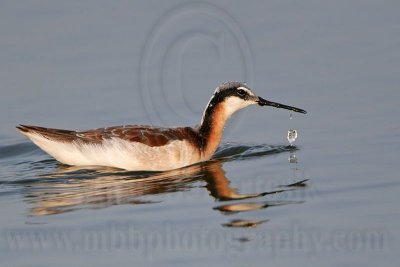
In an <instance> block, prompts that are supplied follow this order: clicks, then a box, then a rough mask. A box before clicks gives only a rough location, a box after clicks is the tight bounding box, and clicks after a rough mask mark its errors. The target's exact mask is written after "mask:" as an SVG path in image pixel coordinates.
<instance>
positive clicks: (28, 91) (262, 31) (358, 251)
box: [0, 1, 400, 266]
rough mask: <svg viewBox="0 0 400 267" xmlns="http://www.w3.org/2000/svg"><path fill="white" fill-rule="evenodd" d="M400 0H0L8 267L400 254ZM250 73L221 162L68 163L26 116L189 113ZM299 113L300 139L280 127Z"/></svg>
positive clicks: (353, 261) (154, 117)
mask: <svg viewBox="0 0 400 267" xmlns="http://www.w3.org/2000/svg"><path fill="white" fill-rule="evenodd" d="M399 11H400V4H399V2H398V1H362V2H361V1H333V2H331V3H322V2H319V1H302V2H292V1H267V2H265V1H259V2H258V1H253V2H252V3H244V2H239V1H236V3H233V2H232V1H218V2H217V3H216V4H208V3H206V2H192V3H186V4H182V3H181V1H168V3H167V2H166V1H148V2H147V3H146V4H144V3H140V2H134V1H129V2H128V1H123V2H110V1H85V2H81V1H68V2H64V3H59V2H57V3H56V2H54V1H35V2H31V3H25V2H24V3H22V2H17V1H2V4H1V8H0V36H1V39H0V58H1V60H0V81H1V82H0V93H1V97H0V123H1V128H0V140H1V141H0V214H1V216H0V257H1V265H2V266H110V265H112V264H114V265H116V266H155V265H162V266H188V265H191V266H204V265H209V266H299V265H301V266H303V265H307V266H339V265H340V266H397V265H398V263H399V261H400V257H399V255H398V251H399V250H400V226H399V225H400V213H399V207H398V203H399V200H400V180H399V174H398V172H399V171H398V170H399V169H398V160H399V159H398V153H399V150H400V142H399V132H400V121H399V119H398V114H399V108H398V107H399V101H400V90H399V86H400V75H399V70H400V27H399V25H400V21H399V16H398V14H399ZM227 80H239V81H246V82H247V83H248V85H249V87H251V88H253V90H254V91H255V92H256V93H258V94H259V95H260V96H262V97H264V98H269V99H271V100H274V101H278V102H282V103H285V104H288V105H294V106H298V107H300V108H304V109H306V110H307V111H308V112H309V113H308V114H307V115H302V114H294V116H293V119H292V120H290V119H289V113H288V112H287V111H285V110H277V109H272V108H260V107H252V108H249V109H247V110H245V111H242V112H240V113H239V114H237V115H236V116H235V117H234V118H232V120H231V121H230V123H229V125H228V126H227V129H226V132H225V136H224V140H223V142H222V144H221V147H220V148H219V150H218V153H217V154H216V155H215V157H214V159H213V160H212V161H210V162H207V163H203V164H199V165H195V166H192V167H189V168H184V169H181V170H176V171H171V172H166V173H147V172H141V173H135V172H125V171H121V170H115V169H108V168H97V169H92V168H85V169H82V168H75V167H68V166H64V165H61V164H59V163H57V162H56V161H55V160H54V159H52V158H51V157H49V156H48V155H46V154H45V153H44V152H42V151H41V150H40V149H38V148H37V147H36V146H35V145H33V144H32V143H30V142H29V141H28V140H26V139H25V138H24V137H22V136H20V135H19V134H18V133H17V132H16V131H15V128H14V127H15V125H17V124H19V123H25V124H33V125H41V126H48V127H55V128H66V129H89V128H94V127H101V126H112V125H120V124H128V123H129V124H136V123H138V124H139V123H140V124H143V123H144V124H155V125H162V126H175V125H196V124H197V123H199V121H200V117H201V114H202V110H203V108H204V106H205V104H206V103H207V101H208V99H209V98H210V96H211V94H212V92H213V90H214V88H215V87H216V86H217V85H218V84H220V83H221V82H223V81H227ZM289 129H297V131H298V135H299V137H298V139H297V140H296V142H295V147H288V146H287V145H288V142H287V140H286V136H287V130H289Z"/></svg>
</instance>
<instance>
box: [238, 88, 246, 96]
mask: <svg viewBox="0 0 400 267" xmlns="http://www.w3.org/2000/svg"><path fill="white" fill-rule="evenodd" d="M237 93H238V95H240V96H245V95H246V91H245V90H243V89H239V90H238V91H237Z"/></svg>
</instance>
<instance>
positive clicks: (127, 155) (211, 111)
mask: <svg viewBox="0 0 400 267" xmlns="http://www.w3.org/2000/svg"><path fill="white" fill-rule="evenodd" d="M255 104H258V105H260V106H273V107H276V108H284V109H288V110H292V111H295V112H300V113H306V111H305V110H303V109H299V108H296V107H291V106H286V105H283V104H279V103H276V102H271V101H268V100H265V99H264V98H261V97H258V96H256V95H255V94H254V93H253V92H252V91H251V90H250V89H249V88H248V87H247V86H246V85H245V84H243V83H239V82H226V83H223V84H222V85H220V86H218V87H217V89H216V90H215V92H214V94H213V96H212V97H211V99H210V101H209V102H208V104H207V107H206V109H205V110H204V113H203V116H202V119H201V123H200V125H199V126H198V127H196V128H192V127H178V128H160V127H153V126H143V125H126V126H116V127H107V128H99V129H95V130H88V131H69V130H59V129H50V128H43V127H37V126H27V125H20V126H17V129H18V130H19V131H20V132H21V133H22V134H23V135H25V136H26V137H28V138H29V139H30V140H31V141H32V142H33V143H35V144H36V145H37V146H39V147H40V148H41V149H43V150H44V151H45V152H47V153H48V154H50V155H51V156H53V157H54V158H55V159H57V160H58V161H60V162H62V163H64V164H67V165H77V166H90V165H95V166H109V167H116V168H121V169H126V170H133V171H139V170H145V171H165V170H171V169H177V168H181V167H184V166H188V165H192V164H195V163H198V162H201V161H206V160H209V159H210V158H211V157H212V155H213V154H214V152H215V151H216V149H217V147H218V145H219V143H220V141H221V137H222V132H223V129H224V125H225V122H226V121H227V120H228V119H229V117H230V116H231V115H232V114H233V113H235V112H236V111H238V110H240V109H242V108H245V107H247V106H250V105H255Z"/></svg>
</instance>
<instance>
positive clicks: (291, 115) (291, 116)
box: [289, 112, 293, 120]
mask: <svg viewBox="0 0 400 267" xmlns="http://www.w3.org/2000/svg"><path fill="white" fill-rule="evenodd" d="M289 119H290V120H291V119H293V114H292V112H290V115H289Z"/></svg>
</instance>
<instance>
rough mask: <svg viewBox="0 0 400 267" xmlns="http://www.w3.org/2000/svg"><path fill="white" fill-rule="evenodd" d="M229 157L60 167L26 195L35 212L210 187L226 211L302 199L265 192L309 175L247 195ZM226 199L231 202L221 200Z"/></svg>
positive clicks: (236, 223)
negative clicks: (155, 165)
mask: <svg viewBox="0 0 400 267" xmlns="http://www.w3.org/2000/svg"><path fill="white" fill-rule="evenodd" d="M257 153H259V149H258V150H257ZM228 160H230V159H228ZM225 161H227V159H226V158H223V159H221V158H220V159H215V160H213V161H210V162H207V163H202V164H197V165H193V166H190V167H187V168H183V169H179V170H173V171H168V172H161V173H150V172H121V171H118V170H115V169H110V168H104V169H98V168H96V169H80V168H77V167H66V166H59V167H58V169H57V171H55V172H53V173H51V174H45V175H42V176H41V177H40V179H37V181H36V182H34V183H33V182H30V183H28V184H26V185H25V187H24V188H25V189H24V195H25V200H26V201H27V202H29V203H30V204H31V205H32V208H31V209H30V214H31V215H32V216H46V215H54V214H60V213H65V212H71V211H75V210H79V209H101V208H106V207H110V206H113V205H125V204H131V205H142V204H151V203H157V202H160V201H161V200H160V199H162V197H158V196H159V195H160V194H166V193H172V192H182V191H188V190H191V189H192V188H193V187H205V188H206V189H207V190H208V192H209V195H210V196H211V197H213V198H214V199H215V200H216V201H218V202H220V203H219V205H217V206H215V207H213V209H214V210H216V211H219V212H220V213H221V214H224V215H229V214H237V213H240V214H242V212H247V211H256V210H261V209H265V208H268V207H274V206H281V205H286V204H293V203H299V202H293V201H265V199H263V198H262V197H263V196H266V195H270V194H279V193H282V192H285V191H290V190H297V187H301V186H304V183H305V182H306V180H301V181H297V182H295V183H293V184H289V185H279V186H277V187H276V188H275V190H271V191H267V192H256V193H247V194H243V193H239V192H238V190H237V189H236V188H233V187H231V186H230V183H231V182H230V180H229V178H228V177H226V175H225V171H224V169H223V164H224V162H225ZM55 178H56V179H55ZM199 184H201V185H199ZM203 184H205V186H203ZM221 202H227V203H226V204H223V205H221ZM266 221H267V220H252V219H234V220H231V221H229V222H228V223H224V224H223V226H225V227H256V226H258V225H260V224H262V223H265V222H266Z"/></svg>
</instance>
